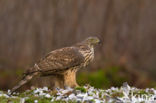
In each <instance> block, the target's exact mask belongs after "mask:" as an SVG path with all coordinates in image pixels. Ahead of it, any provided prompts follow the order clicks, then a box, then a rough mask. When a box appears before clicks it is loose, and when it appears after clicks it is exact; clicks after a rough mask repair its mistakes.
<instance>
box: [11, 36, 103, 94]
mask: <svg viewBox="0 0 156 103" xmlns="http://www.w3.org/2000/svg"><path fill="white" fill-rule="evenodd" d="M99 42H100V40H99V39H98V38H97V37H88V38H87V39H85V40H84V41H82V42H80V43H77V44H75V45H73V46H71V47H64V48H61V49H56V50H54V51H51V52H50V53H48V54H47V55H46V56H45V57H44V58H41V59H40V60H39V61H38V62H36V63H35V65H34V66H33V67H31V68H30V69H28V70H27V71H26V72H25V73H24V75H23V78H22V80H21V81H20V82H19V83H18V85H16V86H15V87H14V88H13V89H12V90H11V94H12V93H13V92H14V91H16V90H17V89H18V88H20V87H21V86H22V85H24V84H26V83H27V82H28V81H30V80H31V79H32V78H34V77H35V76H48V75H53V76H55V77H56V78H57V79H56V80H55V81H54V82H55V83H54V84H55V85H54V87H60V88H63V87H65V86H69V87H76V86H78V84H77V82H76V72H77V71H78V70H79V69H81V68H84V67H86V66H87V65H88V64H89V63H90V62H91V61H92V60H93V59H94V46H95V45H96V44H98V43H99Z"/></svg>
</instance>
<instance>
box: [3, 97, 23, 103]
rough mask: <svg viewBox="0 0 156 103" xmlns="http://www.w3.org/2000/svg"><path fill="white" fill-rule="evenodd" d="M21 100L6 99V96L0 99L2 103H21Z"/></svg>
mask: <svg viewBox="0 0 156 103" xmlns="http://www.w3.org/2000/svg"><path fill="white" fill-rule="evenodd" d="M19 102H20V99H18V98H6V97H4V96H1V97H0V103H19Z"/></svg>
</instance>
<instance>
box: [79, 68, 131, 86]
mask: <svg viewBox="0 0 156 103" xmlns="http://www.w3.org/2000/svg"><path fill="white" fill-rule="evenodd" d="M119 74H120V68H118V67H112V68H110V69H106V70H102V69H101V70H99V71H95V72H82V73H80V74H79V75H78V79H77V81H78V83H79V84H80V85H85V84H86V83H87V84H90V85H91V86H94V87H95V88H109V87H110V86H121V85H122V83H123V82H126V81H128V78H127V77H126V75H119Z"/></svg>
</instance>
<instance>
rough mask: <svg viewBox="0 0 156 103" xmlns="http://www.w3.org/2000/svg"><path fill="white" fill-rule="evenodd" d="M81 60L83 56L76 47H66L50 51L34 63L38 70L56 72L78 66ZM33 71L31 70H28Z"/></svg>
mask: <svg viewBox="0 0 156 103" xmlns="http://www.w3.org/2000/svg"><path fill="white" fill-rule="evenodd" d="M83 62H84V57H83V55H82V54H81V53H80V52H79V51H78V49H77V48H74V47H66V48H62V49H58V50H54V51H52V52H50V53H49V54H47V55H46V56H45V57H44V58H42V59H41V60H40V61H39V62H37V63H36V64H37V66H38V67H39V69H38V70H39V71H40V72H48V71H51V72H57V71H63V70H66V69H68V68H71V67H74V66H78V65H80V64H81V63H83ZM33 71H34V70H31V71H29V72H33ZM35 71H36V69H35Z"/></svg>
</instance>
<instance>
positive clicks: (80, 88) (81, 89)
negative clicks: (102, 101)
mask: <svg viewBox="0 0 156 103" xmlns="http://www.w3.org/2000/svg"><path fill="white" fill-rule="evenodd" d="M75 89H76V90H80V91H81V92H83V93H86V89H85V88H83V87H76V88H75Z"/></svg>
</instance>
